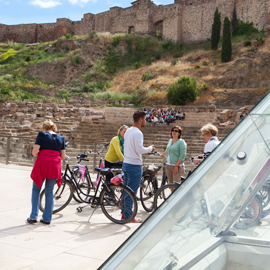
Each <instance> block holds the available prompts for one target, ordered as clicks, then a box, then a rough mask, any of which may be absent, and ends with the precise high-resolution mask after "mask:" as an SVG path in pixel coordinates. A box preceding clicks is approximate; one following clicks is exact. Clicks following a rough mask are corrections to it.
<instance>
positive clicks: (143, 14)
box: [0, 0, 270, 43]
mask: <svg viewBox="0 0 270 270" xmlns="http://www.w3.org/2000/svg"><path fill="white" fill-rule="evenodd" d="M216 7H218V9H219V11H220V12H221V16H222V17H221V19H222V21H223V18H224V17H225V16H228V17H229V18H230V19H231V18H232V14H233V9H234V7H236V13H237V17H238V19H240V20H243V21H250V22H251V21H252V22H253V23H254V26H255V27H256V28H258V29H259V30H261V29H262V28H263V27H264V28H265V29H266V30H267V31H268V30H269V28H270V11H269V8H268V3H267V2H266V1H264V2H261V1H260V0H254V1H249V0H240V1H236V0H217V1H214V0H174V3H173V4H170V5H156V4H154V3H153V2H152V1H151V0H137V1H134V2H132V3H131V6H130V7H127V8H121V7H112V8H110V10H109V11H105V12H102V13H98V14H92V13H87V14H84V15H83V18H82V19H81V20H80V21H75V22H73V21H71V20H69V19H66V18H59V19H56V23H46V24H36V23H34V24H20V25H4V24H0V42H6V41H9V40H12V41H14V42H21V43H36V42H40V41H42V42H46V41H52V40H56V39H58V38H60V37H62V36H64V35H66V34H67V33H70V34H72V35H88V34H89V33H90V32H91V31H92V30H95V31H97V32H110V33H112V34H114V33H131V32H133V33H134V34H137V35H151V36H157V35H159V36H161V37H162V38H163V39H166V40H172V41H174V42H181V43H192V42H197V41H201V40H206V39H208V38H210V37H211V29H212V23H213V18H214V12H215V9H216Z"/></svg>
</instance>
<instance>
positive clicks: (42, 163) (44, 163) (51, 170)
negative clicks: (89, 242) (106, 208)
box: [27, 120, 66, 225]
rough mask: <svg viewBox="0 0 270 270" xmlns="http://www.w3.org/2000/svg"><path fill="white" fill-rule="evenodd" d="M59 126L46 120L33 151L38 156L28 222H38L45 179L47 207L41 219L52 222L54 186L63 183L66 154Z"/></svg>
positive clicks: (33, 173)
mask: <svg viewBox="0 0 270 270" xmlns="http://www.w3.org/2000/svg"><path fill="white" fill-rule="evenodd" d="M56 131H57V127H56V125H55V124H54V123H53V122H52V121H51V120H45V121H44V122H43V125H42V131H40V132H39V133H38V136H37V138H36V142H35V145H34V148H33V151H32V154H33V156H36V157H37V159H36V161H35V164H34V167H33V170H32V173H31V178H32V180H33V188H32V211H31V214H30V217H29V218H28V219H27V222H28V223H30V224H34V223H37V217H38V210H39V198H40V190H41V186H42V184H43V182H44V181H45V180H46V181H45V208H44V212H43V215H42V219H41V220H40V222H41V223H43V224H47V225H48V224H50V223H51V219H52V213H53V203H54V201H53V187H54V185H55V183H56V182H57V185H58V186H60V185H61V160H63V159H64V158H65V156H66V151H65V139H64V138H63V137H62V136H60V135H58V134H56Z"/></svg>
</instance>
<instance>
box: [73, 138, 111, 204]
mask: <svg viewBox="0 0 270 270" xmlns="http://www.w3.org/2000/svg"><path fill="white" fill-rule="evenodd" d="M109 144H110V143H105V144H104V145H102V148H101V150H100V151H98V152H96V153H97V154H98V155H99V156H100V159H99V168H104V162H103V160H102V158H101V153H102V151H103V150H104V148H107V146H108V145H109ZM87 154H92V150H90V151H89V152H84V153H83V154H79V155H78V156H77V159H79V161H77V165H76V166H74V167H73V168H72V170H73V172H74V175H75V179H76V181H77V183H78V184H79V186H80V188H81V190H84V193H86V194H89V193H90V191H91V190H92V189H95V188H96V186H97V183H98V181H99V178H100V175H99V173H98V174H97V177H96V181H95V182H92V179H91V175H90V173H89V170H88V167H87V165H84V166H83V165H80V162H81V161H82V160H83V159H81V158H84V159H86V158H87ZM88 161H89V160H88ZM73 199H74V200H75V201H76V202H78V203H82V202H83V201H82V200H80V198H79V197H78V196H76V192H74V194H73Z"/></svg>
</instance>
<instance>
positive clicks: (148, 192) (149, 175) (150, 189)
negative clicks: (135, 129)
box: [140, 151, 167, 212]
mask: <svg viewBox="0 0 270 270" xmlns="http://www.w3.org/2000/svg"><path fill="white" fill-rule="evenodd" d="M148 155H156V156H160V153H158V152H156V151H155V152H153V153H149V154H148ZM164 164H165V163H164ZM161 167H162V166H156V165H155V164H151V165H148V166H144V167H143V175H142V180H141V184H140V201H141V203H142V206H143V208H144V209H145V211H147V212H152V211H153V210H154V196H155V194H156V192H157V190H158V189H159V185H158V179H157V173H158V171H159V170H160V169H161ZM166 183H167V175H166V170H165V165H163V174H162V181H161V185H160V187H161V186H163V185H165V184H166Z"/></svg>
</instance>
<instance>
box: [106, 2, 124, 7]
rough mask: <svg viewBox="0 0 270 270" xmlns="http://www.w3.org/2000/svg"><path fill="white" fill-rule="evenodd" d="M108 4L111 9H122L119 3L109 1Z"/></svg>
mask: <svg viewBox="0 0 270 270" xmlns="http://www.w3.org/2000/svg"><path fill="white" fill-rule="evenodd" d="M107 3H108V4H109V5H110V6H111V7H120V6H121V5H119V4H118V3H115V2H111V1H107Z"/></svg>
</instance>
